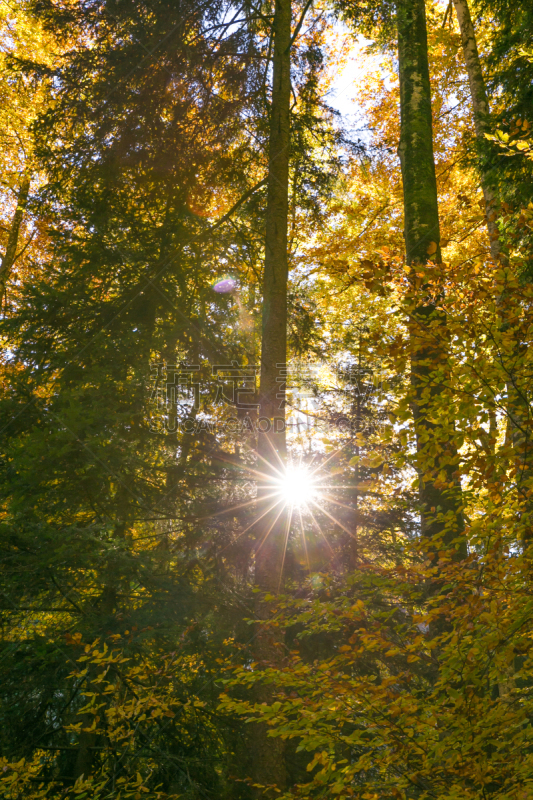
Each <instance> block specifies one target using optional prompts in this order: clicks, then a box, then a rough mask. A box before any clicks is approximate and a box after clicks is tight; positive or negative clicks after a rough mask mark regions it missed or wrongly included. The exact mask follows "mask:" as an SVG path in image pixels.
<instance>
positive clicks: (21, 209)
mask: <svg viewBox="0 0 533 800" xmlns="http://www.w3.org/2000/svg"><path fill="white" fill-rule="evenodd" d="M30 180H31V179H30V176H29V175H27V174H26V175H24V177H23V178H22V183H21V185H20V189H19V193H18V198H17V207H16V209H15V213H14V214H13V220H12V222H11V227H10V229H9V236H8V240H7V245H6V251H5V253H4V256H3V258H2V266H1V267H0V302H1V299H2V298H3V297H4V295H5V292H6V286H7V282H8V280H9V278H10V277H11V272H12V270H13V266H14V264H15V260H16V257H17V248H18V241H19V235H20V226H21V225H22V220H23V218H24V213H25V211H26V204H27V202H28V195H29V193H30Z"/></svg>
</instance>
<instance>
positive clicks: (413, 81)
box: [397, 0, 464, 554]
mask: <svg viewBox="0 0 533 800" xmlns="http://www.w3.org/2000/svg"><path fill="white" fill-rule="evenodd" d="M397 25H398V55H399V72H400V106H401V133H400V146H399V154H400V160H401V166H402V179H403V194H404V216H405V233H404V235H405V248H406V262H407V264H408V265H412V266H416V265H417V264H419V265H425V264H426V263H427V262H428V260H429V257H431V260H432V261H433V262H434V263H435V264H440V263H441V256H440V232H439V210H438V199H437V180H436V174H435V160H434V156H433V126H432V115H431V87H430V79H429V64H428V51H427V30H426V12H425V5H424V0H398V3H397ZM410 274H411V275H412V276H414V277H413V281H416V275H415V270H412V271H411V273H410ZM418 291H420V289H416V288H415V285H413V293H415V292H418ZM421 291H422V292H423V293H425V291H426V289H425V288H424V287H421ZM420 299H421V300H422V302H419V298H418V297H417V298H416V303H417V305H416V307H415V309H414V311H413V312H412V315H411V319H410V349H411V393H412V408H413V417H414V423H415V431H416V440H417V469H418V475H419V497H420V506H421V517H422V533H423V534H424V535H425V536H427V537H430V538H433V537H434V536H442V538H443V540H444V542H445V543H446V544H450V543H451V542H452V541H453V540H454V539H455V538H456V537H457V535H458V534H459V533H460V531H461V528H462V515H461V488H460V483H459V480H458V477H457V474H456V471H457V466H458V459H457V451H456V449H455V447H454V443H453V419H451V418H450V416H449V414H445V415H444V416H443V407H445V405H446V400H445V398H444V396H443V394H442V392H443V389H442V382H443V377H445V374H444V375H443V364H445V362H446V340H447V330H446V319H445V316H444V314H443V313H442V312H440V311H439V310H438V309H437V308H436V307H435V305H434V304H433V303H432V302H430V301H429V299H425V300H424V298H423V297H422V298H420ZM461 554H464V549H463V551H462V552H461Z"/></svg>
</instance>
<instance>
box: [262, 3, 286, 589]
mask: <svg viewBox="0 0 533 800" xmlns="http://www.w3.org/2000/svg"><path fill="white" fill-rule="evenodd" d="M290 50H291V0H277V1H276V8H275V17H274V66H273V86H272V106H271V112H270V114H271V116H270V148H269V168H268V197H267V215H266V237H265V269H264V278H263V326H262V327H263V330H262V345H261V383H260V406H259V417H260V419H259V435H258V443H257V449H258V454H259V463H258V468H259V469H260V470H262V471H263V472H266V473H267V474H269V473H274V472H275V471H276V470H279V469H280V467H281V465H282V464H283V463H284V461H285V457H286V434H285V375H286V372H285V370H286V361H287V283H288V257H287V242H288V238H287V231H288V211H289V147H290V91H291V77H290V67H291V62H290V58H291V54H290ZM275 527H276V529H278V528H279V526H275ZM275 533H276V531H274V530H273V531H272V534H271V535H270V536H269V537H268V538H267V540H266V541H265V543H264V544H263V546H262V547H261V549H260V551H259V555H258V557H257V558H256V583H257V585H258V586H259V587H260V588H261V589H264V590H265V591H272V590H274V589H277V586H278V581H279V569H280V567H281V564H280V563H279V558H280V547H279V535H274V534H275Z"/></svg>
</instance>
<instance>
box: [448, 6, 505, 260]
mask: <svg viewBox="0 0 533 800" xmlns="http://www.w3.org/2000/svg"><path fill="white" fill-rule="evenodd" d="M453 4H454V6H455V13H456V14H457V20H458V22H459V30H460V31H461V41H462V44H463V55H464V59H465V64H466V71H467V73H468V83H469V84H470V94H471V96H472V107H473V110H474V127H475V131H476V137H477V139H478V141H479V142H480V143H481V144H482V143H484V142H485V134H486V133H490V109H489V101H488V98H487V90H486V88H485V80H484V78H483V71H482V69H481V61H480V59H479V51H478V49H477V42H476V32H475V30H474V25H473V23H472V17H471V16H470V8H469V7H468V0H453ZM481 188H482V190H483V197H484V199H485V213H486V217H487V229H488V232H489V240H490V254H491V256H492V257H493V259H494V260H495V261H497V260H498V259H499V258H500V242H499V239H498V227H497V225H496V197H495V195H494V192H493V190H492V188H491V186H490V184H489V181H488V179H487V176H486V175H482V180H481Z"/></svg>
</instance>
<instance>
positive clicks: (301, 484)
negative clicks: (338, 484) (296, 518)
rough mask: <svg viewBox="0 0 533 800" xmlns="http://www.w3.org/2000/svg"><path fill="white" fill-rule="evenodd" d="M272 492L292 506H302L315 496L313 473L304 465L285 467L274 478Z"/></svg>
mask: <svg viewBox="0 0 533 800" xmlns="http://www.w3.org/2000/svg"><path fill="white" fill-rule="evenodd" d="M274 492H275V493H276V495H278V496H279V497H280V499H281V500H284V501H285V504H286V505H288V506H292V507H293V508H302V507H303V506H306V505H308V504H309V503H311V502H312V501H313V499H314V498H315V497H316V485H315V481H314V480H313V475H312V474H311V473H310V472H309V470H307V469H305V467H287V468H286V470H285V471H284V474H283V475H281V476H280V477H279V478H277V479H276V481H275V485H274Z"/></svg>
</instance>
